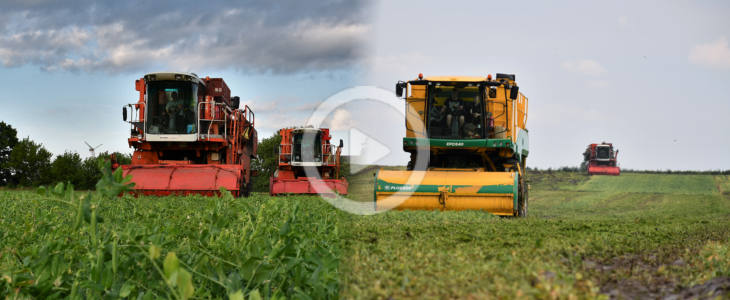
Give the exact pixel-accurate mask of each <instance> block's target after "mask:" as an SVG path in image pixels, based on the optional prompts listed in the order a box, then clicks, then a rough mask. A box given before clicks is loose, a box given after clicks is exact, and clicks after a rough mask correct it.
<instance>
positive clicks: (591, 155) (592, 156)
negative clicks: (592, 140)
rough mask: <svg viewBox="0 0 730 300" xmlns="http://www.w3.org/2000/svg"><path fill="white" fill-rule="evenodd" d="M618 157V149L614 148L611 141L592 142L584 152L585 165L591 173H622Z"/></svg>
mask: <svg viewBox="0 0 730 300" xmlns="http://www.w3.org/2000/svg"><path fill="white" fill-rule="evenodd" d="M617 157H618V149H616V150H614V149H613V144H611V143H606V142H602V143H600V144H590V145H588V147H587V148H586V151H585V152H583V165H584V166H585V167H586V168H587V169H588V174H589V175H620V174H621V170H620V169H619V167H618V163H617V161H616V158H617Z"/></svg>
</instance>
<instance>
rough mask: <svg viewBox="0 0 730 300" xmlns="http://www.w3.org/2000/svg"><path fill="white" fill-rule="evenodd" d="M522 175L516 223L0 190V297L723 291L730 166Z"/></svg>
mask: <svg viewBox="0 0 730 300" xmlns="http://www.w3.org/2000/svg"><path fill="white" fill-rule="evenodd" d="M372 171H373V170H372V169H367V170H365V171H363V172H360V173H359V174H358V175H356V176H353V177H352V178H351V181H350V184H351V186H350V195H351V196H352V197H354V198H356V199H358V200H361V201H372V182H373V178H372V176H373V175H372V173H373V172H372ZM529 184H530V216H529V217H527V218H520V219H517V218H499V217H494V216H492V215H490V214H488V213H483V212H478V211H463V212H437V211H390V212H386V213H382V214H378V215H372V216H355V215H349V214H346V213H344V212H341V211H338V210H336V209H334V208H332V207H331V206H329V205H328V204H327V203H326V202H324V201H322V200H320V199H319V198H317V197H310V196H288V197H269V196H268V195H265V194H258V193H256V194H254V195H253V196H252V197H250V198H238V199H235V198H232V197H230V196H224V197H220V198H216V197H198V196H186V197H160V198H157V197H139V198H133V197H129V196H125V197H122V198H115V197H107V196H104V193H105V192H104V191H105V189H102V190H101V191H100V192H94V193H73V192H71V191H70V190H69V189H64V188H63V187H61V189H60V190H57V189H53V190H52V191H51V193H50V194H43V195H39V194H37V193H34V192H30V191H10V190H0V205H1V206H2V207H3V210H2V211H0V298H5V297H9V298H13V297H16V296H17V297H20V298H22V297H35V298H54V297H69V296H71V297H85V298H116V297H122V296H126V297H135V298H228V297H230V298H231V299H243V298H251V299H255V298H256V297H257V296H259V295H260V296H262V297H263V298H277V297H286V298H303V299H306V298H338V297H339V298H345V299H360V298H365V299H388V298H397V299H403V298H418V299H443V298H528V297H536V298H601V297H608V295H613V296H617V297H624V298H647V297H648V298H657V297H662V296H666V295H675V296H678V297H679V298H687V297H691V296H693V295H697V293H699V294H701V293H706V292H712V291H714V290H713V289H712V288H713V287H717V286H720V287H723V286H724V287H725V288H727V287H730V279H728V280H727V282H725V281H722V280H724V279H723V278H728V277H730V243H729V242H728V240H729V239H730V232H728V230H727V229H728V228H730V193H728V192H727V191H730V178H729V177H728V176H725V175H718V176H713V175H674V174H672V175H664V174H623V175H621V176H618V177H611V176H593V177H589V176H586V175H584V174H581V173H574V172H533V173H531V174H530V177H529ZM642 186H643V187H644V188H642ZM109 189H110V191H109V192H108V193H107V194H108V195H114V193H115V191H116V190H113V189H111V188H109ZM97 217H98V218H99V219H98V220H97ZM93 220H97V221H95V222H94V221H93ZM723 284H725V285H723ZM715 290H716V288H715ZM693 293H694V294H693ZM239 296H240V297H239Z"/></svg>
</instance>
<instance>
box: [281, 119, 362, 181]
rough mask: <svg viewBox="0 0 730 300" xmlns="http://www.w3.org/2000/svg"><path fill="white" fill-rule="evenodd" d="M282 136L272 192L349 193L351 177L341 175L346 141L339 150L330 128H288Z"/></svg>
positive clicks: (283, 131)
mask: <svg viewBox="0 0 730 300" xmlns="http://www.w3.org/2000/svg"><path fill="white" fill-rule="evenodd" d="M279 135H281V144H280V145H279V151H278V157H279V161H278V168H277V170H276V171H274V176H271V178H269V193H270V194H271V195H278V194H319V193H332V192H336V193H338V194H341V195H346V194H347V186H348V183H347V180H346V179H345V178H344V177H342V178H340V153H341V151H342V140H340V145H339V146H338V147H337V149H336V150H335V149H334V145H332V144H330V140H331V139H332V137H331V136H330V134H329V129H327V128H319V129H317V128H285V129H281V130H279ZM305 170H306V171H305ZM312 174H314V175H315V176H313V175H312ZM317 174H319V178H317V176H316V175H317Z"/></svg>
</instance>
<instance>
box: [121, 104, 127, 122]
mask: <svg viewBox="0 0 730 300" xmlns="http://www.w3.org/2000/svg"><path fill="white" fill-rule="evenodd" d="M122 120H124V121H125V122H126V121H127V108H126V107H122Z"/></svg>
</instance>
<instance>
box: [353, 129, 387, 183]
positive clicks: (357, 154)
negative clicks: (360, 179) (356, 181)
mask: <svg viewBox="0 0 730 300" xmlns="http://www.w3.org/2000/svg"><path fill="white" fill-rule="evenodd" d="M349 140H350V173H357V172H359V171H361V170H363V169H364V168H366V167H368V166H371V165H376V164H378V161H380V160H381V159H382V158H384V157H386V156H388V154H390V148H388V147H386V146H385V145H383V144H382V143H380V142H378V141H377V140H375V139H374V138H371V137H369V136H367V135H365V134H364V133H363V132H362V131H360V130H357V129H355V128H350V138H349Z"/></svg>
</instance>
